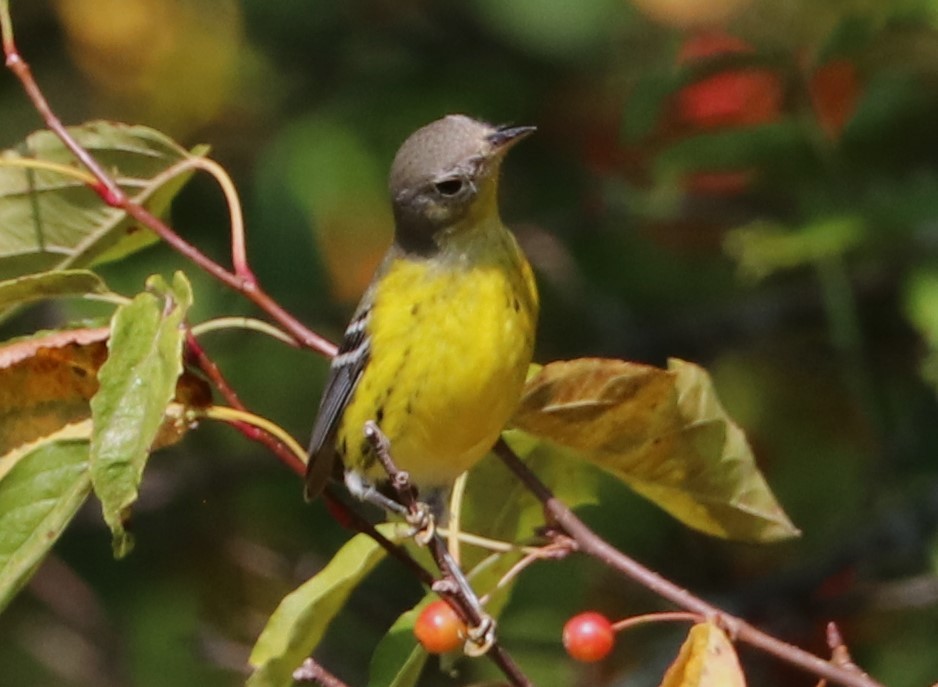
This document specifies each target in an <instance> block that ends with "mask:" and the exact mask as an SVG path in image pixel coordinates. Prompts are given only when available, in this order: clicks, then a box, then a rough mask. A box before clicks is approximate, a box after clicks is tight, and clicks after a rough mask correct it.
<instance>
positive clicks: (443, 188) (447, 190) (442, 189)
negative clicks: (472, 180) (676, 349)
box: [433, 177, 465, 196]
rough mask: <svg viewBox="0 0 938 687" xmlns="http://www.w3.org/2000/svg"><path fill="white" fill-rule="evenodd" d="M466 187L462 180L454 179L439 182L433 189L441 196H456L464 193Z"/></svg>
mask: <svg viewBox="0 0 938 687" xmlns="http://www.w3.org/2000/svg"><path fill="white" fill-rule="evenodd" d="M464 185H465V182H464V181H463V180H462V179H460V178H459V177H455V178H453V179H444V180H443V181H438V182H436V183H435V184H433V188H435V189H436V191H437V193H439V194H440V195H441V196H455V195H457V194H458V193H459V192H460V191H462V189H463V186H464Z"/></svg>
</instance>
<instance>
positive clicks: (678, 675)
mask: <svg viewBox="0 0 938 687" xmlns="http://www.w3.org/2000/svg"><path fill="white" fill-rule="evenodd" d="M661 687H746V678H745V676H744V675H743V671H742V668H740V666H739V659H738V658H736V652H735V651H734V650H733V645H732V644H730V640H729V639H727V637H726V635H725V634H723V631H722V630H721V629H720V628H718V627H717V626H716V625H714V624H712V623H699V624H697V625H694V626H693V627H692V628H691V630H690V632H689V633H688V634H687V640H686V641H685V642H684V645H683V646H682V647H681V650H680V652H679V653H678V655H677V658H676V659H675V660H674V663H672V664H671V666H670V667H669V668H668V672H667V673H665V675H664V680H663V681H662V682H661Z"/></svg>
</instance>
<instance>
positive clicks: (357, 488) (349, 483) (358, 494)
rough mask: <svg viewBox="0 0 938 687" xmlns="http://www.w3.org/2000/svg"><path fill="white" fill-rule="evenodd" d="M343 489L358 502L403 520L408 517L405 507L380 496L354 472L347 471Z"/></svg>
mask: <svg viewBox="0 0 938 687" xmlns="http://www.w3.org/2000/svg"><path fill="white" fill-rule="evenodd" d="M345 487H346V488H347V489H348V490H349V493H350V494H351V495H352V496H354V497H355V498H357V499H358V500H359V501H364V502H365V503H370V504H371V505H373V506H377V507H378V508H380V509H381V510H384V511H387V512H389V513H395V514H397V515H400V516H401V517H404V518H407V517H408V516H409V515H410V511H409V510H408V509H407V507H406V506H404V505H403V504H400V503H398V502H397V501H395V500H394V499H392V498H389V497H387V496H385V495H384V494H382V493H381V492H380V491H378V490H377V489H376V488H375V486H374V485H373V484H372V483H371V482H369V481H367V480H365V479H364V478H362V476H361V475H359V474H358V473H356V472H352V471H351V470H349V471H347V472H346V473H345Z"/></svg>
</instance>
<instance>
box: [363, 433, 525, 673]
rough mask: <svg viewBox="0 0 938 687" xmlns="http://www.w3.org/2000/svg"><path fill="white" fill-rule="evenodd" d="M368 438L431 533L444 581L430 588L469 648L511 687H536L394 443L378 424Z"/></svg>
mask: <svg viewBox="0 0 938 687" xmlns="http://www.w3.org/2000/svg"><path fill="white" fill-rule="evenodd" d="M365 438H366V439H367V440H368V442H369V443H370V444H371V446H372V448H373V449H374V451H375V454H376V455H377V457H378V460H379V461H380V463H381V465H382V466H383V467H384V469H385V471H386V472H387V473H388V477H389V478H390V483H391V486H392V488H393V489H394V491H395V492H396V494H397V496H398V498H399V499H400V501H401V503H403V505H404V506H405V507H406V509H407V511H408V512H409V513H410V515H411V516H413V517H414V518H421V519H423V520H424V526H425V527H428V528H429V530H430V532H431V535H430V538H429V541H428V542H427V544H428V549H429V551H430V555H431V556H433V561H434V562H435V563H436V566H437V568H439V570H440V573H441V575H442V576H443V577H442V579H441V580H438V581H436V582H434V583H433V584H431V585H430V588H431V589H432V590H433V591H435V592H436V593H437V594H439V595H440V596H442V597H443V598H445V599H446V601H447V602H449V604H450V605H451V606H453V609H454V610H455V611H456V612H457V613H458V614H459V616H460V617H461V618H462V619H463V621H464V622H465V623H466V626H467V627H468V628H469V635H470V638H469V641H467V643H466V646H467V647H468V646H470V644H472V643H476V644H478V645H479V646H480V649H479V651H478V654H482V653H484V654H485V655H487V656H489V657H490V658H491V660H492V661H493V662H494V663H495V664H496V665H497V666H498V667H499V669H500V670H501V671H502V672H503V673H504V674H505V677H507V678H508V679H509V680H510V681H511V684H513V685H516V686H517V687H533V683H532V682H531V681H530V680H529V679H528V677H527V676H526V675H525V674H524V673H523V672H521V669H520V668H519V667H518V665H517V664H516V663H515V662H514V659H512V658H511V655H510V654H509V653H508V652H507V651H505V649H504V647H502V646H501V644H499V643H498V640H497V639H496V638H495V632H494V629H495V627H494V621H493V620H492V618H491V617H489V616H488V615H487V614H486V613H485V612H484V611H483V610H482V607H481V605H480V603H479V599H478V597H477V596H476V595H475V592H474V591H473V590H472V587H470V586H469V583H468V582H467V581H466V576H465V574H464V573H463V572H462V570H461V569H460V568H459V566H458V565H457V564H456V561H455V560H453V558H452V556H451V555H450V554H449V551H448V550H447V548H446V544H445V543H444V541H443V539H442V538H441V537H440V535H439V534H438V533H437V532H436V531H435V529H434V527H433V525H432V520H431V523H430V524H427V523H426V522H425V521H426V519H427V518H428V517H429V516H428V515H427V514H428V511H427V508H426V505H425V504H422V503H421V502H420V501H418V500H417V490H416V488H415V487H414V485H413V483H412V482H411V481H410V476H409V475H408V474H407V472H405V471H403V470H401V469H399V468H398V467H397V465H395V463H394V460H393V459H392V457H391V453H390V443H389V442H388V439H387V437H385V436H384V434H383V433H382V432H381V430H380V429H379V428H378V426H377V425H376V424H375V423H374V422H367V423H366V424H365ZM474 631H475V632H476V633H477V635H478V636H477V637H473V636H472V634H473V632H474Z"/></svg>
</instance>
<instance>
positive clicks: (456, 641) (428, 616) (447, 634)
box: [414, 599, 466, 654]
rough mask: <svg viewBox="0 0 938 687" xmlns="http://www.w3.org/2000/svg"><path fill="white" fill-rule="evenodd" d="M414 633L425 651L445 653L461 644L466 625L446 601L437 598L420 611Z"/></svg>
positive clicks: (464, 635)
mask: <svg viewBox="0 0 938 687" xmlns="http://www.w3.org/2000/svg"><path fill="white" fill-rule="evenodd" d="M414 635H415V636H416V637H417V641H418V642H420V644H421V645H422V646H423V648H424V649H426V650H427V653H430V654H445V653H446V652H448V651H453V650H454V649H458V648H459V647H460V646H461V645H462V643H463V640H464V639H465V637H466V626H465V624H464V623H463V621H462V620H461V619H460V618H459V616H458V615H456V611H454V610H453V609H452V607H451V606H450V605H449V604H448V603H446V602H445V601H443V600H442V599H438V600H437V601H434V602H432V603H430V604H429V605H428V606H427V607H426V608H424V609H423V611H421V612H420V617H418V618H417V622H416V623H415V624H414Z"/></svg>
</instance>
